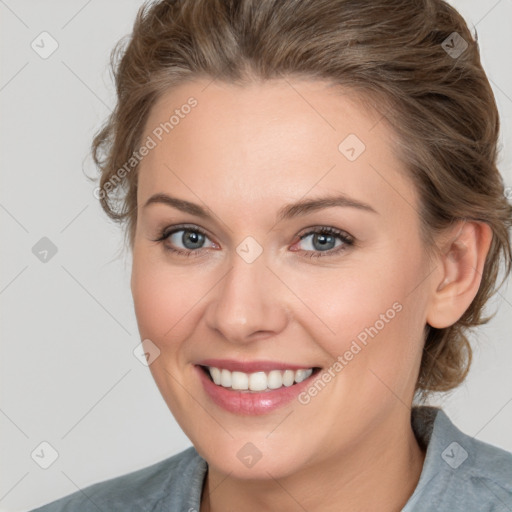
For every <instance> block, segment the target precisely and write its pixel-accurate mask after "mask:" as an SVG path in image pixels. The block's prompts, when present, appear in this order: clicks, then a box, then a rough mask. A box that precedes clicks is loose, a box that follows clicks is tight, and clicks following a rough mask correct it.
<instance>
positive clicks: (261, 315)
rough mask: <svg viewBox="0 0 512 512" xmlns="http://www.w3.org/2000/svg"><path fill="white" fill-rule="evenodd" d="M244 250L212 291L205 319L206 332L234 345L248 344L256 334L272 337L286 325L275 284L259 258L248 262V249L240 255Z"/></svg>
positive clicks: (276, 280) (283, 309)
mask: <svg viewBox="0 0 512 512" xmlns="http://www.w3.org/2000/svg"><path fill="white" fill-rule="evenodd" d="M246 248H247V246H244V244H243V243H242V244H240V246H239V247H238V248H237V252H236V253H233V256H232V258H231V268H230V270H229V271H228V272H227V274H226V275H225V277H224V279H222V280H221V282H220V283H219V284H218V286H217V287H215V290H216V292H215V293H214V295H213V297H214V298H213V300H212V301H211V303H210V304H209V306H208V307H209V310H208V314H207V315H206V316H207V322H208V324H209V326H210V328H213V329H215V330H217V331H219V332H220V333H221V334H222V335H223V337H224V338H225V339H226V340H228V341H231V342H237V343H244V342H249V341H251V340H252V339H253V338H255V336H254V335H255V334H256V333H258V334H259V335H261V334H263V333H265V334H267V335H269V336H271V335H272V334H276V333H278V332H279V331H281V330H282V329H283V328H284V326H285V325H286V322H287V309H286V307H285V303H284V300H285V298H284V297H283V296H282V290H279V280H278V279H277V278H276V277H275V276H274V274H273V273H272V271H271V270H270V269H269V268H267V264H268V262H267V261H266V258H265V257H264V255H263V254H260V255H259V256H258V257H256V259H254V260H252V261H251V258H250V257H247V254H250V252H251V248H250V247H249V251H248V252H247V251H246V252H244V249H246ZM253 256H254V253H253Z"/></svg>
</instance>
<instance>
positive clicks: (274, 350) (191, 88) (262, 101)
mask: <svg viewBox="0 0 512 512" xmlns="http://www.w3.org/2000/svg"><path fill="white" fill-rule="evenodd" d="M191 97H193V98H194V99H192V100H190V99H189V98H191ZM171 116H174V117H171ZM166 122H167V124H165V123H166ZM142 140H143V141H144V144H145V145H146V146H147V151H144V150H143V151H142V152H141V154H142V153H147V154H146V156H144V158H143V160H142V162H141V164H140V175H139V177H138V196H137V200H138V218H137V226H136V234H135V241H134V247H133V273H132V291H133V297H134V302H135V310H136V316H137V321H138V325H139V329H140V334H141V339H143V340H150V341H146V342H145V349H146V351H147V352H149V362H150V363H151V364H150V369H151V372H152V374H153V376H154V378H155V381H156V383H157V385H158V387H159V389H160V391H161V393H162V395H163V397H164V399H165V401H166V402H167V404H168V406H169V408H170V409H171V411H172V413H173V414H174V416H175V418H176V420H177V421H178V422H179V424H180V425H181V427H182V428H183V430H184V432H185V433H186V434H187V436H188V437H189V438H190V439H191V441H192V442H193V444H194V445H195V447H196V449H197V450H198V451H199V453H200V454H201V455H202V456H203V457H204V458H205V459H206V460H207V461H208V462H209V464H210V466H211V467H212V468H216V469H217V470H218V471H221V472H224V473H226V474H227V473H231V476H235V477H236V476H238V477H241V478H268V475H269V473H270V474H271V475H272V476H274V477H276V478H277V477H280V476H285V475H290V474H292V473H294V472H298V471H300V470H302V469H305V468H308V467H313V466H314V465H315V464H320V463H321V464H326V463H327V462H328V461H329V460H331V461H332V460H338V461H339V460H340V459H339V457H343V456H347V457H348V456H349V455H350V454H353V453H355V451H357V450H359V453H361V450H364V451H366V453H367V454H368V455H369V456H370V454H371V453H373V452H374V451H375V450H376V449H378V447H379V446H382V444H381V443H382V441H383V440H384V439H386V440H387V441H389V439H390V438H392V437H393V436H395V437H396V436H397V435H403V434H404V425H408V424H409V423H408V422H409V416H410V411H409V406H410V404H411V400H412V396H413V391H414V385H415V382H416V378H417V373H418V369H419V364H420V359H421V353H422V344H423V330H424V326H425V323H426V317H427V314H428V311H427V310H428V304H429V289H431V284H429V283H430V280H431V278H430V277H429V275H430V272H431V268H430V267H429V261H428V258H427V256H426V253H425V249H424V246H423V245H422V241H421V238H420V219H419V217H418V213H417V211H418V198H417V195H416V192H415V189H414V188H413V186H412V184H411V182H410V181H409V179H408V178H407V177H406V175H405V173H404V169H403V166H402V165H401V164H400V162H399V161H398V160H397V159H396V158H395V156H394V155H393V140H392V137H391V132H390V130H389V127H387V126H386V125H385V123H384V122H382V120H381V119H380V117H379V116H378V115H376V114H370V113H369V112H367V111H365V110H363V109H362V107H361V106H358V104H357V103H355V102H354V101H353V99H352V100H351V99H350V98H349V96H347V95H345V94H343V92H340V91H339V90H338V91H337V92H336V91H335V90H334V88H328V87H327V85H326V84H325V83H322V82H319V81H317V82H313V81H287V80H278V81H274V82H265V83H258V84H256V83H255V84H252V85H248V86H244V87H240V86H235V85H231V84H222V83H216V82H210V81H195V82H191V83H188V84H184V85H181V86H180V87H177V88H174V89H172V90H171V91H170V92H169V93H168V94H167V95H165V96H164V97H162V98H161V100H160V101H159V102H158V103H157V104H156V105H155V106H154V107H153V109H152V111H151V114H150V117H149V119H148V121H147V124H146V129H145V133H144V135H143V138H142ZM177 200H179V201H181V203H177V202H176V201H177ZM329 200H330V202H329ZM180 205H181V207H180ZM322 230H323V231H322ZM325 230H328V231H325ZM159 239H160V241H157V240H159ZM174 250H176V251H180V252H174ZM208 366H210V367H216V368H219V371H218V372H217V371H216V370H212V372H213V374H214V377H215V378H216V380H217V381H219V380H218V379H220V382H221V383H220V385H218V384H215V383H214V382H213V381H212V380H211V379H210V377H208V376H207V374H206V372H207V371H208V370H207V367H208ZM317 368H320V370H315V371H314V372H313V373H312V374H311V376H309V377H308V374H309V373H310V372H298V373H296V372H295V370H297V369H304V370H309V369H317ZM280 370H282V371H280ZM285 370H288V371H287V372H285ZM232 371H233V372H236V373H234V374H233V373H232ZM216 372H217V373H216ZM270 372H272V374H271V375H270ZM301 373H302V375H301ZM219 374H220V376H219ZM252 374H254V375H252ZM304 376H306V377H307V378H306V380H303V381H302V382H300V383H295V384H293V385H291V381H290V380H288V379H295V378H296V377H297V379H296V380H299V381H300V380H301V378H303V377H304ZM230 379H231V380H230ZM283 381H284V382H283ZM222 384H224V386H223V385H222ZM249 384H250V385H251V388H253V390H250V389H248V390H243V388H244V387H245V386H247V385H249ZM232 386H235V387H237V388H242V390H240V389H238V390H233V389H232ZM269 387H270V388H275V389H269ZM262 388H265V389H264V390H263V389H262Z"/></svg>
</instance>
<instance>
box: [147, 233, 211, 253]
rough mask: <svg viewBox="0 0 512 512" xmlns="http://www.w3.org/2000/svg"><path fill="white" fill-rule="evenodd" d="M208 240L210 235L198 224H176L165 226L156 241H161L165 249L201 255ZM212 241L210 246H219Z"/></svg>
mask: <svg viewBox="0 0 512 512" xmlns="http://www.w3.org/2000/svg"><path fill="white" fill-rule="evenodd" d="M206 240H210V239H209V238H208V235H207V234H206V233H205V232H204V231H203V230H202V229H201V228H199V227H198V226H174V227H172V228H169V227H168V228H165V229H164V230H163V231H162V232H161V233H160V235H159V237H158V238H157V239H156V240H154V242H161V243H163V245H164V248H165V250H167V251H170V252H173V253H176V254H179V255H182V256H200V255H201V253H202V252H203V251H202V249H204V247H203V244H204V243H205V241H206ZM210 242H211V241H210ZM211 243H212V245H211V246H210V247H213V248H215V247H218V246H217V244H215V243H214V242H211ZM180 244H181V247H180Z"/></svg>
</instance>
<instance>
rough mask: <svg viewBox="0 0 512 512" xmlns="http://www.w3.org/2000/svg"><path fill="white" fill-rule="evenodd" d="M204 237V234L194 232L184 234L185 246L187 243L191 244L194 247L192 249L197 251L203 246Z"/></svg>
mask: <svg viewBox="0 0 512 512" xmlns="http://www.w3.org/2000/svg"><path fill="white" fill-rule="evenodd" d="M203 238H204V236H203V235H202V233H196V232H194V231H187V232H185V233H184V234H183V244H184V245H185V246H186V245H187V242H191V243H192V245H193V247H191V248H192V249H196V248H197V247H200V246H201V243H202V242H203V240H202V239H203Z"/></svg>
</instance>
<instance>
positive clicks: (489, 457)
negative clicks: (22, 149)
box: [38, 0, 512, 512]
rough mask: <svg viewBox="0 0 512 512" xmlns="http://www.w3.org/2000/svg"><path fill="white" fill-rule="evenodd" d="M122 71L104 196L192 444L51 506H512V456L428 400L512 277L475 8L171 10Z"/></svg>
mask: <svg viewBox="0 0 512 512" xmlns="http://www.w3.org/2000/svg"><path fill="white" fill-rule="evenodd" d="M115 71H116V73H115V75H116V82H117V92H118V103H117V107H116V109H115V111H114V112H113V114H112V116H111V117H110V118H109V120H108V122H107V123H106V125H105V127H104V128H103V129H102V131H101V132H100V133H99V134H98V135H97V136H96V138H95V140H94V143H93V153H94V156H95V161H96V163H97V164H98V166H99V168H100V170H101V179H100V184H99V187H98V189H97V191H96V193H97V197H98V198H99V199H100V201H101V204H102V206H103V207H104V209H105V211H106V212H107V213H108V214H109V215H110V216H111V217H112V218H114V219H116V220H119V221H122V222H126V234H127V239H128V242H129V245H130V248H131V250H132V251H133V269H132V293H133V298H134V303H135V312H136V317H137V322H138V326H139V331H140V335H141V339H142V340H143V342H142V349H141V350H142V351H143V353H144V356H145V358H146V359H147V362H148V364H149V367H150V370H151V372H152V375H153V377H154V379H155V381H156V383H157V385H158V387H159V389H160V391H161V393H162V396H163V398H164V399H165V401H166V402H167V404H168V406H169V408H170V410H171V411H172V413H173V415H174V416H175V418H176V420H177V421H178V423H179V424H180V426H181V427H182V429H183V431H184V432H185V433H186V435H187V436H188V437H189V438H190V440H191V441H192V444H193V447H191V448H189V449H188V450H185V451H184V452H182V453H180V454H178V455H176V456H174V457H171V458H170V459H167V460H164V461H162V462H160V463H158V464H156V465H153V466H151V467H149V468H145V469H143V470H140V471H137V472H134V473H131V474H128V475H124V476H121V477H118V478H116V479H113V480H109V481H106V482H102V483H99V484H96V485H93V486H91V487H88V488H86V489H84V490H83V491H79V492H77V493H75V494H74V495H71V496H69V497H66V498H63V499H61V500H59V501H57V502H54V503H52V504H49V505H47V506H45V507H42V508H40V509H38V510H41V511H45V512H49V511H60V510H62V511H64V510H66V511H71V510H76V511H88V510H105V511H107V510H109V511H110V510H173V511H174V510H176V511H187V510H188V511H193V510H196V511H199V510H200V511H201V512H204V511H226V510H235V509H243V510H249V511H250V510H287V511H288V510H290V511H291V510H308V511H315V510H322V511H326V510H350V511H363V510H379V511H399V510H402V511H407V512H410V511H427V510H436V511H438V510H443V511H444V510H447V511H448V510H449V511H457V510H461V511H462V510H464V511H467V510H478V511H484V510H489V511H490V510H510V508H511V507H512V455H511V454H509V453H507V452H505V451H503V450H501V449H498V448H496V447H493V446H491V445H488V444H485V443H482V442H480V441H477V440H475V439H472V438H470V437H469V436H467V435H465V434H463V433H462V432H461V431H460V430H458V429H457V428H456V427H455V426H454V425H453V424H452V423H451V422H450V420H449V419H448V418H447V416H446V415H445V413H444V412H443V411H442V410H441V409H438V408H433V407H427V406H419V403H420V402H421V401H422V400H423V399H425V398H426V397H428V396H429V394H430V393H431V392H434V391H447V390H450V389H452V388H454V387H456V386H457V385H458V384H460V383H461V382H462V381H463V380H464V378H465V376H466V374H467V371H468V369H469V363H470V359H471V348H470V346H469V343H468V340H467V330H468V328H470V327H473V326H477V325H479V324H481V323H483V321H484V320H485V319H484V318H483V314H482V311H483V307H484V305H485V304H486V302H487V300H488V299H489V297H490V296H491V295H492V294H493V292H494V291H495V290H496V287H497V285H498V284H499V283H498V282H497V275H498V269H499V268H500V263H502V262H503V263H504V269H505V273H506V274H508V272H509V271H510V266H511V261H512V253H511V246H510V239H509V229H510V225H511V219H512V212H511V207H510V205H509V203H508V202H507V200H506V198H505V195H504V190H503V182H502V179H501V177H500V174H499V171H498V169H497V167H496V156H497V148H496V145H497V137H498V129H499V119H498V113H497V109H496V105H495V101H494V97H493V94H492V91H491V88H490V86H489V82H488V80H487V78H486V75H485V73H484V71H483V70H482V67H481V64H480V59H479V53H478V46H477V44H476V41H475V40H474V39H473V37H472V35H471V33H470V32H469V30H468V28H467V26H466V24H465V22H464V20H463V19H462V18H461V16H460V15H459V14H458V13H457V12H456V11H455V10H454V9H453V8H452V7H450V6H449V5H447V4H446V3H445V2H443V1H442V0H424V1H420V2H403V1H399V0H396V1H395V0H387V1H377V2H376V1H372V2H369V1H361V0H359V1H356V0H314V1H313V0H309V1H308V0H302V1H297V0H288V1H280V2H278V1H274V0H265V1H258V0H240V1H234V0H231V1H227V0H225V1H221V0H216V1H213V0H191V1H187V0H183V1H177V2H170V1H162V2H158V3H154V4H148V5H146V6H145V7H144V8H142V9H141V11H140V12H139V15H138V17H137V20H136V23H135V26H134V31H133V34H132V37H131V40H130V42H129V44H128V46H127V47H126V48H125V49H124V50H123V51H122V55H121V59H120V60H119V62H118V63H117V64H115ZM500 507H501V508H500Z"/></svg>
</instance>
